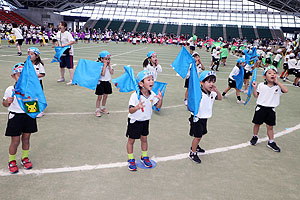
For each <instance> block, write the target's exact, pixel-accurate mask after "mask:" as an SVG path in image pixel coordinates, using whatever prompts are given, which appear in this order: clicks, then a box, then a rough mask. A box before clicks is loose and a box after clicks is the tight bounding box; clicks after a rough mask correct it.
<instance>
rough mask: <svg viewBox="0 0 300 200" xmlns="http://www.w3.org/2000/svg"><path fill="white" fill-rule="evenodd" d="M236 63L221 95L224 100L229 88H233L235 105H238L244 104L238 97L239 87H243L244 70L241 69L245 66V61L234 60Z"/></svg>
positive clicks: (240, 59) (242, 59) (241, 59)
mask: <svg viewBox="0 0 300 200" xmlns="http://www.w3.org/2000/svg"><path fill="white" fill-rule="evenodd" d="M236 62H237V63H236V65H235V67H234V68H233V69H232V71H231V72H230V74H229V78H228V87H227V88H226V89H225V90H224V92H223V93H222V96H223V97H224V98H225V97H226V96H225V95H226V93H227V92H228V91H229V90H230V89H231V88H234V89H235V91H236V97H237V103H238V104H244V103H245V102H244V101H243V100H242V99H241V96H240V90H241V88H242V87H241V86H243V79H244V69H243V67H244V65H245V59H244V58H239V59H237V60H236ZM238 82H239V83H238ZM240 83H241V84H240ZM239 85H241V86H239ZM239 87H240V88H239Z"/></svg>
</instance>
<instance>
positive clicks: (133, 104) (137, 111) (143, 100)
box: [126, 70, 163, 171]
mask: <svg viewBox="0 0 300 200" xmlns="http://www.w3.org/2000/svg"><path fill="white" fill-rule="evenodd" d="M136 81H137V82H138V87H139V92H138V91H137V92H134V93H132V95H131V96H130V99H129V114H128V126H127V132H126V136H127V137H128V142H127V153H128V169H129V170H130V171H136V169H137V168H136V164H135V159H134V156H133V145H134V142H135V140H136V139H140V140H141V149H142V156H141V161H142V163H143V164H144V165H145V167H148V168H149V167H152V163H151V161H150V159H149V157H148V152H147V151H148V142H147V136H148V134H149V120H150V119H151V115H152V106H153V105H154V106H156V107H157V108H161V105H162V92H163V91H159V93H158V94H157V95H156V94H155V93H154V92H153V91H152V88H153V85H154V73H153V72H151V71H148V70H143V71H141V72H139V73H138V75H137V77H136Z"/></svg>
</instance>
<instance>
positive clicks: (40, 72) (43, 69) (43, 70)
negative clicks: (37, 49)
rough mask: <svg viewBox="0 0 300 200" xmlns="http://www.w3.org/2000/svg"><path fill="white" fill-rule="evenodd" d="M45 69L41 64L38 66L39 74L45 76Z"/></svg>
mask: <svg viewBox="0 0 300 200" xmlns="http://www.w3.org/2000/svg"><path fill="white" fill-rule="evenodd" d="M45 73H46V72H45V67H44V65H42V63H40V64H39V74H45Z"/></svg>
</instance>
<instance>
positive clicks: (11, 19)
mask: <svg viewBox="0 0 300 200" xmlns="http://www.w3.org/2000/svg"><path fill="white" fill-rule="evenodd" d="M0 20H1V21H5V22H7V23H17V24H23V23H24V24H27V25H30V24H32V23H31V22H29V21H28V20H26V19H24V18H23V17H21V16H20V15H18V14H17V13H15V12H13V11H4V10H2V9H0Z"/></svg>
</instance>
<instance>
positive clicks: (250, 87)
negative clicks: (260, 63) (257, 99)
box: [244, 68, 257, 105]
mask: <svg viewBox="0 0 300 200" xmlns="http://www.w3.org/2000/svg"><path fill="white" fill-rule="evenodd" d="M256 77H257V68H255V69H254V70H253V75H252V79H251V83H250V85H249V89H248V93H247V99H246V102H245V104H244V105H247V103H248V101H249V100H250V98H251V94H252V92H253V86H252V83H253V82H254V81H256Z"/></svg>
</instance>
